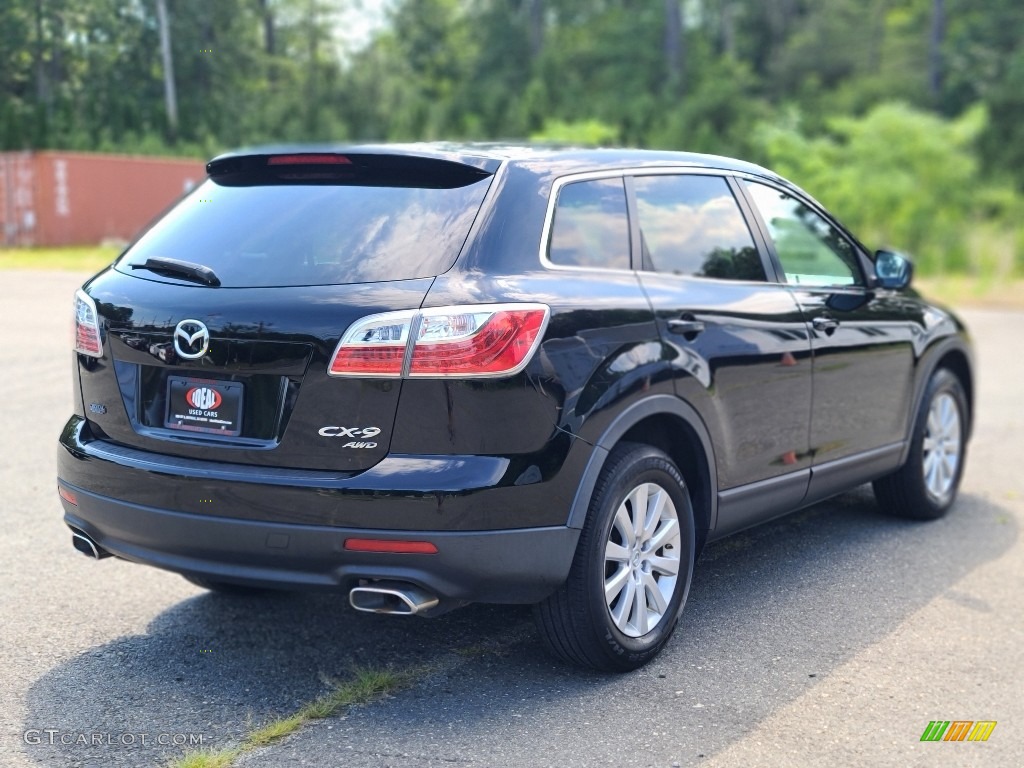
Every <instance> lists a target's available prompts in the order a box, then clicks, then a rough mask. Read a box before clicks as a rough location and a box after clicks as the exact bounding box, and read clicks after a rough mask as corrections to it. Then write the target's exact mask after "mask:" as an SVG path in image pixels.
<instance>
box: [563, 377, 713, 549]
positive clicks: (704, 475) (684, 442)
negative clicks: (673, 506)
mask: <svg viewBox="0 0 1024 768" xmlns="http://www.w3.org/2000/svg"><path fill="white" fill-rule="evenodd" d="M622 441H629V442H635V443H644V444H646V445H652V446H654V447H656V448H659V449H660V450H662V451H664V452H665V453H666V454H667V455H668V456H669V458H671V459H672V461H673V462H674V463H675V465H676V466H677V467H678V468H679V472H680V474H682V476H683V480H684V481H685V482H686V486H687V490H688V492H689V494H690V503H691V505H692V506H693V512H694V527H695V529H696V534H697V542H696V543H697V553H698V554H699V552H700V549H701V547H702V546H703V544H704V541H705V540H706V538H707V535H708V531H709V530H711V529H712V528H713V526H714V524H715V520H716V518H717V515H718V469H717V465H716V463H715V454H714V449H713V447H712V444H711V436H710V435H709V434H708V431H707V428H706V427H705V426H704V422H703V420H702V419H701V417H700V414H698V413H697V411H696V410H694V408H693V407H692V406H690V405H689V404H687V403H686V402H684V401H682V400H680V399H678V398H676V397H674V396H671V395H654V396H652V397H648V398H645V399H644V400H641V401H639V402H637V403H634V404H633V405H631V406H629V407H628V408H626V409H625V410H624V411H623V412H622V413H620V414H619V415H618V416H617V417H616V418H615V420H614V421H612V423H611V424H609V425H608V427H607V428H606V429H605V431H604V432H603V433H602V434H601V437H600V438H599V439H598V440H597V442H596V443H595V445H594V450H593V453H592V454H591V456H590V460H589V462H588V463H587V466H586V469H585V470H584V471H583V478H582V479H581V480H580V484H579V487H578V488H577V490H576V496H575V498H574V499H573V502H572V506H571V508H570V511H569V521H568V525H569V527H570V528H582V527H583V524H584V522H585V521H586V517H587V510H588V508H589V506H590V499H591V496H592V495H593V492H594V488H595V486H596V485H597V479H598V476H599V475H600V474H601V470H602V469H603V468H604V464H605V461H606V460H607V458H608V454H609V453H610V452H611V450H612V449H613V448H614V447H615V446H616V445H618V444H619V443H620V442H622Z"/></svg>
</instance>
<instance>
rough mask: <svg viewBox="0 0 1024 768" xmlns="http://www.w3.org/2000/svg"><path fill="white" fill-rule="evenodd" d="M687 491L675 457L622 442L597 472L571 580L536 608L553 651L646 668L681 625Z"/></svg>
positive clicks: (690, 556) (601, 663) (621, 667)
mask: <svg viewBox="0 0 1024 768" xmlns="http://www.w3.org/2000/svg"><path fill="white" fill-rule="evenodd" d="M694 545H695V536H694V525H693V510H692V508H691V505H690V497H689V494H688V493H687V491H686V486H685V484H684V482H683V478H682V476H681V475H680V473H679V470H678V469H677V468H676V466H675V464H673V463H672V460H671V459H669V457H668V456H666V455H665V454H664V453H662V452H661V451H659V450H658V449H656V448H652V447H650V446H646V445H638V444H635V443H622V444H620V445H619V446H617V447H616V448H615V450H613V451H612V453H611V455H610V456H609V457H608V460H607V462H606V463H605V467H604V469H603V470H602V471H601V476H600V477H599V478H598V481H597V485H596V487H595V489H594V494H593V496H592V498H591V502H590V508H589V510H588V512H587V520H586V523H585V524H584V526H583V531H582V532H581V534H580V541H579V545H578V546H577V549H576V555H575V558H574V559H573V564H572V568H571V569H570V571H569V578H568V580H567V581H566V583H565V584H564V585H563V586H562V587H561V588H560V589H559V590H558V591H557V592H555V594H553V595H551V596H550V597H549V598H547V599H546V600H545V601H544V602H542V603H540V604H538V605H537V606H536V609H535V617H536V620H537V626H538V628H539V630H540V634H541V637H542V638H543V640H544V643H545V645H546V646H547V648H548V650H549V651H551V652H552V653H553V654H554V655H555V656H557V657H559V658H561V659H563V660H565V661H568V662H570V663H573V664H578V665H580V666H584V667H590V668H593V669H598V670H602V671H609V672H612V671H619V672H625V671H629V670H633V669H637V668H638V667H641V666H643V665H644V664H646V663H647V662H648V661H650V660H651V659H652V658H654V657H655V656H656V655H657V654H658V652H659V651H660V650H661V649H662V647H663V646H664V645H665V643H666V642H668V639H669V637H671V635H672V631H673V630H674V629H675V625H676V622H677V621H678V619H679V614H680V613H681V611H682V608H683V604H684V603H685V602H686V595H687V593H688V591H689V589H690V580H691V577H692V575H693V560H694Z"/></svg>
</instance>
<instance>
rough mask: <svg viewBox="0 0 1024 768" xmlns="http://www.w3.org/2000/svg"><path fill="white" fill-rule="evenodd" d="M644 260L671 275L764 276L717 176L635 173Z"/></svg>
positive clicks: (727, 191)
mask: <svg viewBox="0 0 1024 768" xmlns="http://www.w3.org/2000/svg"><path fill="white" fill-rule="evenodd" d="M633 187H634V189H635V190H636V202H637V217H638V219H639V223H640V233H641V242H642V244H643V248H644V263H645V264H646V265H647V267H648V268H649V269H653V270H655V271H658V272H669V273H671V274H674V275H693V276H695V277H716V278H722V279H729V280H765V279H766V277H765V271H764V264H763V263H762V262H761V256H760V254H759V253H758V251H757V247H756V246H755V245H754V238H753V236H752V235H751V234H750V229H749V228H748V227H747V222H746V220H745V219H744V218H743V214H742V212H741V211H740V208H739V205H738V204H737V202H736V198H735V197H733V194H732V190H730V189H729V184H728V182H727V181H726V180H725V179H724V178H722V177H721V176H698V175H692V176H685V175H680V176H638V177H636V178H635V179H634V180H633Z"/></svg>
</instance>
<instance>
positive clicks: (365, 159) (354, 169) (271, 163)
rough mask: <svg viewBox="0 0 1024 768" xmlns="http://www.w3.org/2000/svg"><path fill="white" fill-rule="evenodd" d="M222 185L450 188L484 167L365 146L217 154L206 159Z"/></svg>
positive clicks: (480, 174)
mask: <svg viewBox="0 0 1024 768" xmlns="http://www.w3.org/2000/svg"><path fill="white" fill-rule="evenodd" d="M206 172H207V173H208V174H209V175H210V178H211V179H212V180H213V181H214V182H216V183H217V184H220V185H222V186H229V187H248V186H265V185H277V184H302V185H309V184H328V185H338V184H342V185H352V186H363V187H366V186H370V187H422V188H424V189H454V188H456V187H464V186H467V185H469V184H473V183H474V182H477V181H480V180H481V179H486V178H487V177H489V176H491V175H492V173H491V172H490V171H488V170H485V169H482V168H479V167H476V166H473V165H467V164H464V163H459V162H455V161H453V160H447V159H443V158H436V157H422V156H417V155H406V154H394V155H388V154H372V153H363V152H314V151H309V152H301V151H300V152H296V151H282V152H275V153H261V154H249V155H229V156H224V157H218V158H214V159H213V160H211V161H210V162H209V163H207V164H206Z"/></svg>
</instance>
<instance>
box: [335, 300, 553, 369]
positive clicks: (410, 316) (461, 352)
mask: <svg viewBox="0 0 1024 768" xmlns="http://www.w3.org/2000/svg"><path fill="white" fill-rule="evenodd" d="M549 315H550V310H549V309H548V307H547V306H546V305H544V304H480V305H467V306H455V307H438V308H433V309H426V310H422V311H419V312H417V311H405V312H386V313H384V314H380V315H370V316H368V317H364V318H363V319H361V320H359V321H357V322H356V323H354V324H353V325H352V326H350V327H349V329H348V330H347V331H345V334H344V335H343V336H342V337H341V341H340V342H338V346H337V348H336V349H335V350H334V355H333V356H332V358H331V363H330V366H329V368H328V373H330V375H332V376H383V377H399V376H405V377H414V378H437V377H449V376H451V377H460V378H461V377H479V376H490V377H496V376H511V375H513V374H515V373H518V372H519V371H521V370H522V369H523V368H524V367H526V364H527V363H529V361H530V358H531V357H532V356H533V353H534V352H535V351H536V349H537V347H538V346H539V345H540V342H541V339H542V337H543V335H544V329H545V328H546V327H547V322H548V317H549ZM407 358H408V362H406V359H407Z"/></svg>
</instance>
